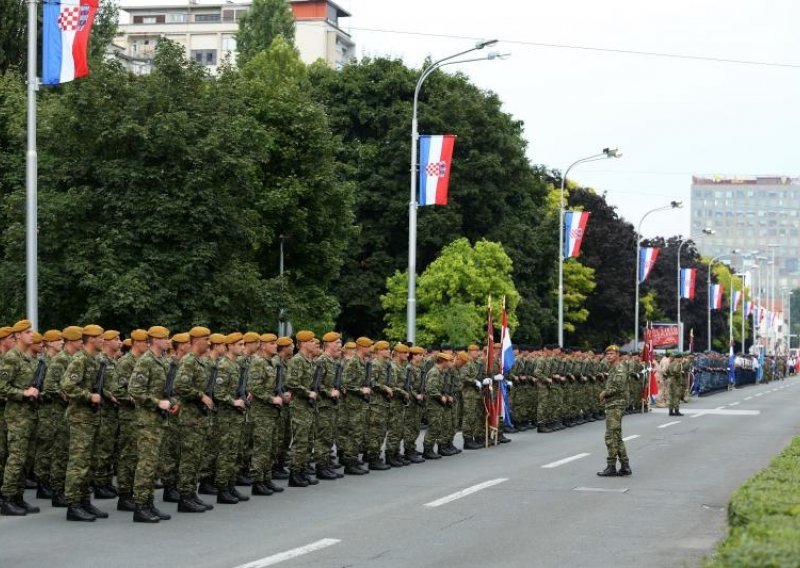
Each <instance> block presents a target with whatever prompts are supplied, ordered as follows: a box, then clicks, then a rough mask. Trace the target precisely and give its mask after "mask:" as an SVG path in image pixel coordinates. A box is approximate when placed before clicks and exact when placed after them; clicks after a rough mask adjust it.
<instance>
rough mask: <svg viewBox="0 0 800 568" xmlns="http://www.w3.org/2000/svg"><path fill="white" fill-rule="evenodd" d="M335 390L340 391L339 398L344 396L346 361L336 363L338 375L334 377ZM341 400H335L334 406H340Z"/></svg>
mask: <svg viewBox="0 0 800 568" xmlns="http://www.w3.org/2000/svg"><path fill="white" fill-rule="evenodd" d="M333 388H335V389H336V390H338V391H339V398H341V397H343V396H344V361H342V360H341V359H340V360H339V361H337V362H336V374H335V375H334V376H333ZM339 398H337V399H334V401H333V402H334V404H339Z"/></svg>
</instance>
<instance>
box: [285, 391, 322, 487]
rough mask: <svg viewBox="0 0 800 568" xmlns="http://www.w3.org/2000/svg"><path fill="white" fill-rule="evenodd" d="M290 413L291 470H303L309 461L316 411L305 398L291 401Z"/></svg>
mask: <svg viewBox="0 0 800 568" xmlns="http://www.w3.org/2000/svg"><path fill="white" fill-rule="evenodd" d="M291 407H292V410H291V414H292V460H291V463H292V465H291V468H290V469H291V470H293V471H303V470H305V468H307V467H308V463H309V461H311V448H312V443H313V436H314V423H315V419H316V412H315V411H314V408H313V407H312V406H311V404H309V402H307V401H305V400H294V399H292V403H291Z"/></svg>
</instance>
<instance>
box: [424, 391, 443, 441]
mask: <svg viewBox="0 0 800 568" xmlns="http://www.w3.org/2000/svg"><path fill="white" fill-rule="evenodd" d="M427 411H428V430H427V431H426V432H425V440H424V441H423V443H422V444H423V446H424V447H425V450H426V451H427V450H430V451H432V450H433V446H434V445H436V444H443V443H444V442H445V441H446V440H445V439H444V437H443V433H442V422H443V421H444V418H445V407H444V406H443V405H442V404H441V403H439V402H437V401H429V402H428V406H427Z"/></svg>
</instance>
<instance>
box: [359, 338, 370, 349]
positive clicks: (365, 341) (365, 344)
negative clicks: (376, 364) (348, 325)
mask: <svg viewBox="0 0 800 568" xmlns="http://www.w3.org/2000/svg"><path fill="white" fill-rule="evenodd" d="M356 345H358V346H359V347H372V340H371V339H370V338H369V337H359V338H358V339H356Z"/></svg>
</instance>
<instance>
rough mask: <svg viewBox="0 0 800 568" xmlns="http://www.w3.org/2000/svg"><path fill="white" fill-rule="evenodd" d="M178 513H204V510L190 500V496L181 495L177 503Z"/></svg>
mask: <svg viewBox="0 0 800 568" xmlns="http://www.w3.org/2000/svg"><path fill="white" fill-rule="evenodd" d="M178 512H179V513H205V512H206V508H205V507H204V506H202V505H200V504H199V503H196V502H195V501H194V499H192V497H191V495H182V496H181V500H180V501H178Z"/></svg>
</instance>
